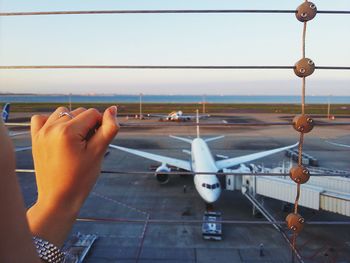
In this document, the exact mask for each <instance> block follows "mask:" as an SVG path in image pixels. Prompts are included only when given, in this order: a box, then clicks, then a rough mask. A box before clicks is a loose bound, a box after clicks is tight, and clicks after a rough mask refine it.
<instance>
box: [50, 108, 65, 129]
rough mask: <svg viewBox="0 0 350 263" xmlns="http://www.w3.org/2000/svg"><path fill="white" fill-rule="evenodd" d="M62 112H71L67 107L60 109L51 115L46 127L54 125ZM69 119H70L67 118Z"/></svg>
mask: <svg viewBox="0 0 350 263" xmlns="http://www.w3.org/2000/svg"><path fill="white" fill-rule="evenodd" d="M61 112H69V110H68V109H67V108H66V107H58V108H57V109H56V110H55V111H54V112H53V113H52V114H51V115H50V117H49V118H48V119H47V121H46V125H51V124H52V123H54V122H55V121H56V120H58V119H59V118H60V117H59V114H60V113H61ZM67 118H68V117H67Z"/></svg>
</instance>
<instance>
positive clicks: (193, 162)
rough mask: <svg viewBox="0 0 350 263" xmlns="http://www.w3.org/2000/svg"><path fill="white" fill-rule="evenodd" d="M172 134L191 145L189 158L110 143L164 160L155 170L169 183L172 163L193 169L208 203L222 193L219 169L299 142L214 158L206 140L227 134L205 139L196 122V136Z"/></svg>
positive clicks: (132, 151)
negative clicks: (168, 155)
mask: <svg viewBox="0 0 350 263" xmlns="http://www.w3.org/2000/svg"><path fill="white" fill-rule="evenodd" d="M197 123H199V117H198V111H197ZM170 137H171V138H174V139H177V140H180V141H183V142H186V143H188V144H190V145H191V151H185V152H187V153H188V154H189V155H190V156H191V157H190V160H189V161H184V160H180V159H176V158H171V157H167V156H162V155H158V154H153V153H148V152H144V151H139V150H136V149H130V148H125V147H121V146H117V145H113V144H110V145H109V147H111V148H114V149H118V150H121V151H124V152H127V153H131V154H134V155H137V156H140V157H143V158H146V159H149V160H153V161H156V162H159V163H161V165H160V166H159V167H158V168H157V169H156V171H155V177H156V179H157V180H158V182H159V183H160V184H166V183H168V182H169V179H170V178H169V176H170V175H169V173H170V172H171V168H170V167H169V166H175V167H178V168H180V169H183V170H185V171H190V172H193V173H194V185H195V188H196V190H197V192H198V193H199V195H200V196H201V198H202V199H203V200H204V201H205V202H206V203H207V204H211V203H214V202H215V201H216V200H218V198H219V197H220V194H221V186H220V182H219V178H218V177H217V176H216V173H217V172H220V171H222V170H223V169H225V168H229V167H232V166H235V165H239V164H242V163H246V162H250V161H253V160H256V159H260V158H263V157H265V156H268V155H271V154H275V153H278V152H282V151H284V150H288V149H290V148H293V147H296V146H297V145H298V143H296V144H293V145H289V146H285V147H281V148H277V149H272V150H267V151H263V152H258V153H253V154H248V155H243V156H239V157H234V158H228V159H223V160H218V161H215V160H214V158H213V155H212V153H211V152H210V149H209V147H208V145H207V143H208V142H212V141H215V140H218V139H221V138H223V137H224V136H217V137H212V138H206V139H203V138H200V135H199V125H197V138H194V139H189V138H183V137H177V136H170ZM201 173H206V174H201Z"/></svg>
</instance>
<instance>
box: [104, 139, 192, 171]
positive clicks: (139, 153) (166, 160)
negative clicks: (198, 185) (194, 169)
mask: <svg viewBox="0 0 350 263" xmlns="http://www.w3.org/2000/svg"><path fill="white" fill-rule="evenodd" d="M109 147H111V148H113V149H118V150H121V151H124V152H128V153H131V154H134V155H137V156H140V157H143V158H146V159H149V160H153V161H156V162H159V163H166V164H169V165H171V166H175V167H178V168H181V169H184V170H186V171H191V165H190V163H189V162H188V161H183V160H179V159H176V158H171V157H166V156H162V155H158V154H153V153H148V152H143V151H139V150H135V149H130V148H125V147H121V146H117V145H113V144H110V145H109Z"/></svg>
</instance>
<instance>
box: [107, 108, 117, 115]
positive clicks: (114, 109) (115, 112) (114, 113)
mask: <svg viewBox="0 0 350 263" xmlns="http://www.w3.org/2000/svg"><path fill="white" fill-rule="evenodd" d="M108 110H109V113H110V114H111V115H113V116H114V117H115V115H116V114H117V107H116V106H111V107H109V109H108Z"/></svg>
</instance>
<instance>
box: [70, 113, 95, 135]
mask: <svg viewBox="0 0 350 263" xmlns="http://www.w3.org/2000/svg"><path fill="white" fill-rule="evenodd" d="M101 121H102V116H101V113H99V112H98V111H97V110H96V109H88V110H86V111H83V112H82V113H80V114H79V115H78V116H77V117H75V118H74V119H72V120H71V121H70V126H71V128H72V130H73V131H74V132H75V133H78V134H79V135H80V136H81V138H82V139H83V140H85V139H88V138H87V137H89V136H88V135H89V133H91V131H92V132H94V130H95V129H96V128H98V126H99V125H100V124H101Z"/></svg>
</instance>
